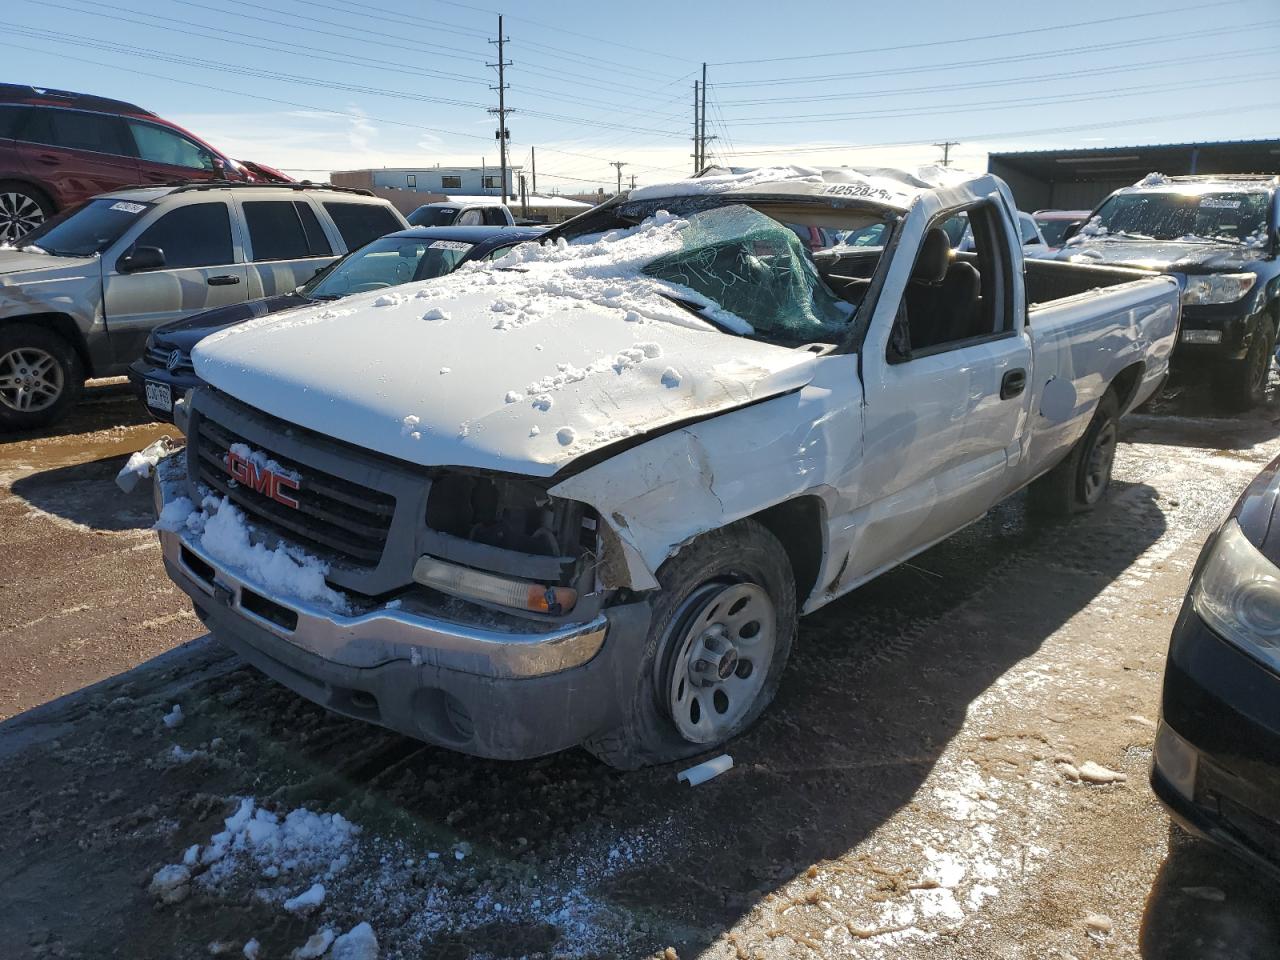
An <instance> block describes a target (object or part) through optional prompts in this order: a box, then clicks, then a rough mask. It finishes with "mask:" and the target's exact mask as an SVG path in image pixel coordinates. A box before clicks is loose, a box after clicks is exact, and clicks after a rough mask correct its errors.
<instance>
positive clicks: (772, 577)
mask: <svg viewBox="0 0 1280 960" xmlns="http://www.w3.org/2000/svg"><path fill="white" fill-rule="evenodd" d="M658 582H659V583H660V584H661V586H662V589H661V590H659V591H657V592H655V594H654V595H653V600H652V601H651V604H652V616H651V618H650V623H649V635H648V639H647V641H646V644H645V652H644V656H643V658H642V660H641V668H640V671H639V675H638V676H637V678H636V684H635V688H634V693H633V695H632V698H631V702H630V703H629V704H627V705H626V706H625V719H624V720H623V721H622V723H620V724H619V725H618V726H617V727H615V728H614V729H612V730H608V731H605V732H603V733H600V734H597V735H596V736H594V737H592V738H590V739H589V740H587V741H586V742H585V743H584V744H583V746H584V747H586V749H587V750H589V751H590V752H591V753H592V754H594V755H595V756H596V757H598V758H599V759H600V760H603V761H604V762H605V763H607V764H608V765H609V766H611V767H616V768H618V769H620V770H634V769H636V768H638V767H644V766H650V765H653V764H660V763H669V762H671V761H674V760H682V759H684V758H686V757H690V756H693V755H694V754H697V753H702V752H704V751H706V750H710V749H712V748H713V747H717V746H719V745H721V744H723V743H724V742H725V741H727V740H729V739H731V738H732V737H735V736H737V735H738V734H739V733H741V732H742V731H743V730H745V729H747V728H748V727H749V726H751V724H752V723H754V722H755V721H756V719H757V718H758V717H759V716H760V714H761V713H762V712H763V711H764V709H765V708H766V707H767V706H768V705H769V704H770V702H772V700H773V697H774V694H776V693H777V690H778V684H779V683H780V682H781V680H782V672H783V669H784V667H785V666H786V663H787V658H788V657H789V656H790V654H791V644H792V641H793V640H794V639H795V633H796V591H795V577H794V575H793V573H792V570H791V562H790V560H788V558H787V553H786V551H785V550H784V549H783V547H782V544H781V543H779V542H778V539H777V537H775V536H774V535H773V534H772V533H770V532H769V531H768V530H767V529H766V528H765V527H764V526H763V525H762V524H760V523H757V522H756V521H754V520H740V521H738V522H737V523H734V524H731V525H730V526H728V527H725V528H724V529H722V530H714V531H712V532H710V533H707V534H705V535H704V536H702V537H699V538H698V539H697V540H695V541H694V542H693V543H691V544H689V545H688V546H687V547H685V548H684V549H683V550H681V551H680V552H679V553H678V554H676V556H675V557H673V558H672V559H671V560H668V561H667V563H666V564H664V565H663V567H662V569H661V570H659V571H658ZM744 584H754V585H755V586H757V587H759V588H761V589H762V590H763V591H764V593H765V594H767V596H768V598H769V600H770V601H771V602H772V604H773V610H774V613H775V615H776V616H775V623H776V627H775V638H774V646H773V650H772V654H771V656H770V657H769V658H768V661H769V662H768V665H767V673H766V674H765V677H764V681H763V683H762V685H761V686H760V687H759V690H758V692H756V693H755V694H754V697H753V699H751V701H750V704H749V707H750V708H749V709H748V710H747V711H746V712H745V713H744V714H743V715H742V716H741V717H740V718H739V719H737V720H736V722H734V723H733V725H732V728H731V729H728V730H725V731H724V732H723V735H720V736H717V737H716V738H715V739H714V741H706V740H704V741H701V742H691V741H690V740H689V739H686V738H685V737H684V736H682V735H681V733H680V731H679V730H678V729H677V726H676V723H675V721H674V720H673V716H672V707H671V703H670V701H671V697H670V694H669V692H668V691H669V690H670V688H671V686H672V678H673V676H674V667H675V663H674V661H675V660H676V659H677V655H678V654H679V653H680V652H681V648H682V647H683V646H684V640H685V638H686V637H687V636H688V633H689V630H690V629H691V628H692V627H693V622H692V621H691V619H690V618H697V616H698V614H699V612H700V611H702V610H705V609H706V608H707V606H709V605H710V604H711V603H712V601H711V600H710V599H707V600H706V601H705V603H704V605H702V606H699V605H698V604H699V603H703V599H702V598H704V597H708V595H709V594H710V593H711V592H713V591H715V590H716V589H717V588H722V589H730V588H731V587H732V586H740V585H744ZM742 635H743V636H744V637H745V636H747V633H746V631H745V630H744V631H743V634H742ZM735 659H736V657H735ZM744 659H745V658H744ZM752 669H754V668H752ZM739 675H741V674H739ZM748 675H749V673H748Z"/></svg>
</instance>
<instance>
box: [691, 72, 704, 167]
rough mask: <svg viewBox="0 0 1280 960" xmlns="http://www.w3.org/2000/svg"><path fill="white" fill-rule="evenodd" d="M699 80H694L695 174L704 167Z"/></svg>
mask: <svg viewBox="0 0 1280 960" xmlns="http://www.w3.org/2000/svg"><path fill="white" fill-rule="evenodd" d="M698 102H699V97H698V81H697V80H695V81H693V174H694V176H697V175H698V171H699V170H701V169H702V127H701V126H700V125H699V123H698Z"/></svg>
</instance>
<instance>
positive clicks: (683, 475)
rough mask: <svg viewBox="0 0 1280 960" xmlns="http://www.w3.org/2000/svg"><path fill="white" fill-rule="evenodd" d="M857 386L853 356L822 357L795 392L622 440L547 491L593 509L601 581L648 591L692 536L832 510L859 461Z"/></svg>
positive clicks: (818, 546)
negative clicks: (754, 519) (806, 504)
mask: <svg viewBox="0 0 1280 960" xmlns="http://www.w3.org/2000/svg"><path fill="white" fill-rule="evenodd" d="M858 383H859V381H858V375H857V357H856V355H852V354H849V355H839V356H828V357H824V358H822V359H821V360H820V361H819V372H818V374H817V376H815V377H814V379H813V381H812V382H811V383H810V384H809V385H808V386H806V387H804V388H802V389H800V390H797V391H794V392H792V393H788V394H786V395H784V396H780V397H774V398H773V399H771V400H766V401H763V402H760V403H756V404H751V405H750V406H746V407H743V408H739V409H737V410H732V411H729V412H728V413H723V414H720V415H718V416H715V417H711V418H709V419H707V420H703V421H700V422H698V423H694V424H690V425H688V426H686V427H683V428H681V429H679V430H675V431H672V432H669V433H664V434H661V435H660V436H657V437H655V438H654V439H652V440H649V441H647V442H645V443H641V444H639V445H635V446H631V447H629V448H627V449H624V450H623V451H622V452H620V453H619V454H617V455H616V456H613V457H610V458H608V459H606V460H604V461H603V462H601V463H598V464H595V465H594V466H591V467H589V468H587V469H586V470H583V471H582V472H580V473H577V474H575V475H573V476H571V477H569V478H567V479H566V480H563V481H561V482H560V483H559V484H557V485H556V486H554V487H552V488H551V489H550V491H549V492H550V493H551V494H552V495H553V496H556V497H566V498H569V499H573V500H581V501H583V502H584V503H588V504H590V505H591V506H592V507H594V508H595V509H596V511H597V512H598V513H599V515H600V517H601V519H602V521H603V523H604V529H603V530H602V531H601V534H602V538H603V541H604V547H605V554H606V555H605V557H604V562H603V563H602V566H601V580H602V582H603V583H604V585H605V586H606V587H628V588H630V589H633V590H649V589H653V588H656V587H657V586H658V580H657V576H656V574H657V570H658V568H659V567H660V566H661V565H662V564H663V562H664V561H665V560H667V559H668V558H669V557H671V556H673V555H674V554H675V553H676V552H678V551H679V550H680V548H681V547H682V546H683V545H684V544H686V543H688V542H689V541H691V540H693V539H694V538H695V537H697V536H698V535H700V534H703V533H706V532H707V531H709V530H714V529H716V528H718V527H723V526H725V525H727V524H729V523H732V522H734V521H735V520H740V519H742V518H744V517H750V516H752V515H755V514H758V513H760V512H761V511H763V510H766V509H768V508H770V507H773V506H776V505H778V504H781V503H783V502H785V501H788V500H791V499H794V498H796V497H800V496H817V497H820V498H822V500H823V501H824V502H825V503H826V504H827V506H828V507H832V506H834V504H833V503H832V501H833V498H834V490H835V489H837V488H838V487H839V483H838V482H837V481H838V478H839V477H841V476H844V475H845V474H847V473H849V472H850V471H851V470H852V469H853V467H854V465H855V464H856V463H857V461H858V459H859V458H860V457H861V450H862V433H861V425H862V418H861V411H860V407H861V402H862V395H861V389H860V388H859V386H858ZM837 385H838V386H837ZM825 512H826V514H827V515H831V512H832V511H831V510H827V511H825ZM817 537H818V539H817V542H814V543H813V545H812V546H813V549H814V550H815V551H821V552H822V555H823V562H824V564H825V554H826V531H825V530H823V531H821V532H818V533H817ZM801 599H802V600H803V598H801Z"/></svg>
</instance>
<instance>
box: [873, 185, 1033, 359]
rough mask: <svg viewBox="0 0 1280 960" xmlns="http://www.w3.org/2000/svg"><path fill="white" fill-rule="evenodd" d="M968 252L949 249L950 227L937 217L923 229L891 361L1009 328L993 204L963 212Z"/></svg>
mask: <svg viewBox="0 0 1280 960" xmlns="http://www.w3.org/2000/svg"><path fill="white" fill-rule="evenodd" d="M963 213H964V214H965V215H966V220H967V227H968V236H970V237H972V240H971V246H970V244H966V246H969V247H970V249H969V250H968V251H963V252H961V251H952V250H951V236H950V233H951V231H950V230H948V229H947V227H948V226H950V225H952V224H954V223H955V222H956V220H957V217H956V216H955V215H952V216H950V217H945V218H940V219H938V220H935V221H934V222H933V223H932V224H931V225H930V227H929V229H928V230H927V231H926V233H925V239H924V242H923V243H922V244H921V247H920V252H919V254H917V256H916V262H915V265H914V267H913V268H912V271H911V279H910V280H909V281H908V282H907V289H906V292H905V293H904V294H903V298H902V304H901V306H900V307H899V310H898V316H897V319H896V320H895V322H894V331H893V333H892V335H891V337H890V348H889V349H890V353H891V359H896V360H899V361H901V360H906V359H911V358H913V357H916V356H920V355H923V354H931V353H938V352H941V351H943V350H948V349H952V348H954V347H956V346H958V345H960V344H963V343H966V342H968V341H971V340H975V339H979V338H984V337H990V336H994V335H997V334H1000V333H1003V332H1005V331H1006V330H1008V329H1009V323H1008V317H1007V312H1008V311H1007V307H1006V302H1007V298H1006V293H1005V281H1006V277H1007V273H1008V270H1007V268H1006V266H1005V258H1004V255H1003V252H1002V251H1003V247H1002V246H1001V243H1000V241H1001V232H1000V220H999V213H998V211H997V210H996V208H995V206H994V205H993V204H991V203H982V204H978V205H977V206H974V207H970V208H969V209H968V210H966V211H963Z"/></svg>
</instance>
